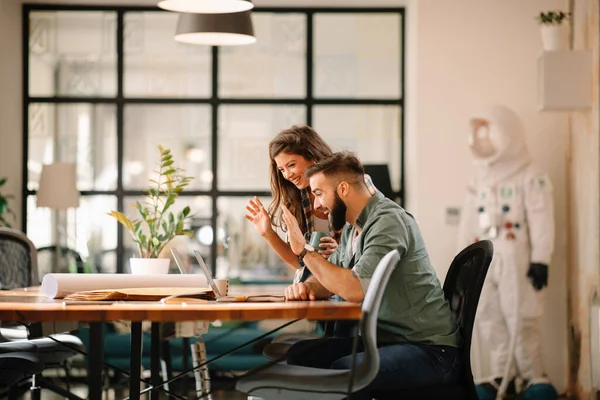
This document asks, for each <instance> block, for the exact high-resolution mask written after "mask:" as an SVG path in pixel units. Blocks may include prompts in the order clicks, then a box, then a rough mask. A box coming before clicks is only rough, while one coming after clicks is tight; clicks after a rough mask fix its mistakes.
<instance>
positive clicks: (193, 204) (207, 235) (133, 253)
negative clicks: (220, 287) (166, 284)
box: [123, 191, 223, 273]
mask: <svg viewBox="0 0 600 400" xmlns="http://www.w3.org/2000/svg"><path fill="white" fill-rule="evenodd" d="M184 193H185V191H184ZM145 199H146V198H145V197H142V196H137V197H125V199H124V204H125V210H124V211H123V212H124V214H125V215H126V216H127V217H128V218H129V219H131V220H135V219H140V216H139V213H138V212H137V210H136V209H135V207H134V205H135V202H136V201H139V202H141V203H143V202H144V201H145ZM211 204H212V202H211V199H210V197H208V196H185V195H181V196H179V197H178V198H177V200H176V201H175V204H173V205H172V206H171V207H170V208H169V211H168V212H172V213H174V214H176V213H178V212H180V211H181V210H183V209H184V208H185V207H187V206H189V207H190V208H191V210H192V215H193V218H192V221H191V225H190V227H191V229H192V230H193V231H194V234H195V236H196V238H194V239H192V238H189V237H187V236H177V237H175V238H174V239H173V240H172V241H171V242H170V244H169V245H168V246H167V247H165V249H164V250H163V251H162V253H161V257H169V258H172V257H171V252H170V249H171V248H175V249H176V250H177V251H178V252H179V254H180V255H181V258H182V261H183V264H184V272H185V273H201V270H200V267H199V266H198V265H197V264H198V263H197V262H196V259H195V258H194V253H193V251H194V250H199V251H200V253H202V256H203V258H204V262H205V263H206V265H207V266H208V267H209V268H211V262H210V245H211V243H212V228H211V227H210V219H211V215H212V211H211V210H212V207H211ZM207 227H208V228H209V229H207ZM142 229H144V231H145V232H147V228H146V226H145V225H144V224H142ZM222 239H223V238H222V235H221V236H220V240H222ZM123 243H124V247H125V257H124V259H123V272H126V273H129V272H131V268H130V267H129V259H130V258H131V257H139V251H138V249H137V245H136V244H135V243H134V242H133V239H132V237H131V234H130V233H129V232H128V231H126V230H123ZM170 272H171V273H179V270H178V269H177V265H176V264H175V262H174V261H173V260H171V271H170Z"/></svg>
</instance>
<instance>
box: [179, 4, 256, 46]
mask: <svg viewBox="0 0 600 400" xmlns="http://www.w3.org/2000/svg"><path fill="white" fill-rule="evenodd" d="M175 40H176V41H178V42H182V43H189V44H203V45H209V46H235V45H244V44H252V43H255V42H256V38H255V37H254V28H253V26H252V18H251V15H250V11H243V12H236V13H229V14H179V19H178V20H177V31H176V33H175Z"/></svg>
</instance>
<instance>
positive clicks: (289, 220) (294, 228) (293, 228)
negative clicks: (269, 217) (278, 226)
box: [281, 205, 306, 255]
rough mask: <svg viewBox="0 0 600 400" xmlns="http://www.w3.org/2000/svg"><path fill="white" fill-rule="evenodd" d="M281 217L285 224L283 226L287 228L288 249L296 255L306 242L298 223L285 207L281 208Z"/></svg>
mask: <svg viewBox="0 0 600 400" xmlns="http://www.w3.org/2000/svg"><path fill="white" fill-rule="evenodd" d="M281 212H282V214H281V216H282V218H283V222H285V226H286V227H287V231H288V237H289V240H290V248H291V249H292V251H293V252H294V254H296V255H298V254H300V252H301V251H302V249H303V248H304V245H305V244H306V241H305V240H304V235H303V234H302V231H301V230H300V227H299V226H298V221H296V218H294V216H293V215H292V213H291V212H290V210H288V209H287V207H286V206H284V205H282V206H281Z"/></svg>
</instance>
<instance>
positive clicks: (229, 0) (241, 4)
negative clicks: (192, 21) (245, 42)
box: [158, 0, 254, 14]
mask: <svg viewBox="0 0 600 400" xmlns="http://www.w3.org/2000/svg"><path fill="white" fill-rule="evenodd" d="M158 6H159V7H160V8H162V9H164V10H169V11H176V12H182V13H204V14H222V13H231V12H240V11H248V10H251V9H252V8H253V7H254V4H252V2H250V1H248V0H163V1H159V2H158Z"/></svg>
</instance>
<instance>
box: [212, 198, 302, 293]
mask: <svg viewBox="0 0 600 400" xmlns="http://www.w3.org/2000/svg"><path fill="white" fill-rule="evenodd" d="M248 200H249V198H246V197H220V198H219V199H218V201H217V207H218V210H219V217H218V221H217V223H218V227H217V231H218V232H220V234H221V235H223V236H224V237H225V241H226V246H224V247H223V249H222V250H221V248H220V247H219V253H218V258H217V276H218V277H223V278H224V277H228V278H230V279H232V278H236V277H238V278H240V279H242V280H243V281H277V282H280V281H285V282H291V281H292V280H293V278H294V273H295V269H293V268H292V267H290V266H289V265H287V264H286V263H284V262H283V260H282V259H281V258H279V256H278V255H277V253H275V251H273V249H271V247H270V246H269V244H268V243H267V241H266V240H264V239H263V238H262V237H261V236H260V235H259V234H258V233H256V230H254V226H253V225H252V223H251V222H249V221H248V220H247V219H246V218H244V215H245V213H246V209H245V206H246V203H247V202H248ZM260 200H261V201H262V202H263V204H264V205H265V206H267V205H268V204H270V203H271V201H272V199H271V198H270V197H261V198H260ZM278 233H279V235H280V237H281V238H282V239H283V238H285V235H284V233H283V232H281V231H280V232H278Z"/></svg>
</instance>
